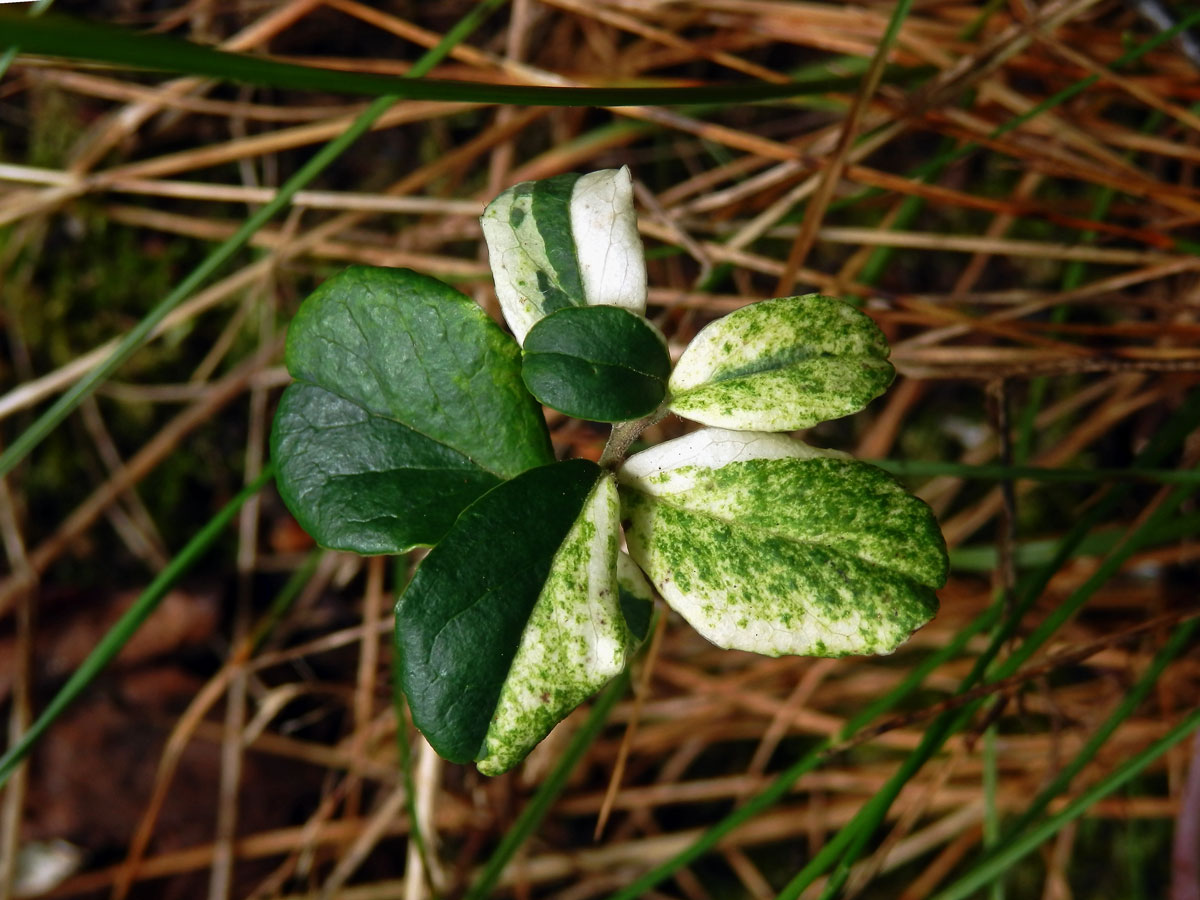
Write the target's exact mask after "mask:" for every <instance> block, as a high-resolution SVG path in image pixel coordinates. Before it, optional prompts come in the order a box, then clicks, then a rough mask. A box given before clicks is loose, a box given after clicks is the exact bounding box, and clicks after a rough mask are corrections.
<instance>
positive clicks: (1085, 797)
mask: <svg viewBox="0 0 1200 900" xmlns="http://www.w3.org/2000/svg"><path fill="white" fill-rule="evenodd" d="M1198 726H1200V707H1197V708H1195V709H1193V710H1192V711H1191V712H1190V713H1189V714H1188V715H1187V716H1185V717H1184V718H1183V719H1182V720H1181V721H1180V722H1179V723H1178V724H1177V725H1175V727H1174V728H1172V729H1171V730H1170V731H1168V732H1167V733H1166V734H1165V735H1163V737H1161V738H1159V739H1158V740H1157V741H1155V742H1154V743H1153V744H1151V745H1150V746H1149V747H1147V748H1146V749H1145V750H1143V751H1142V752H1141V753H1139V754H1137V755H1136V756H1134V757H1133V758H1132V759H1130V760H1128V761H1127V762H1126V763H1125V764H1124V765H1122V766H1120V767H1119V768H1118V769H1117V770H1116V771H1115V772H1113V773H1112V774H1111V775H1109V776H1108V777H1107V778H1105V779H1103V780H1101V781H1100V782H1098V783H1096V784H1094V785H1093V786H1092V787H1090V788H1089V789H1088V790H1086V791H1084V792H1083V793H1082V794H1080V795H1079V796H1078V797H1077V798H1076V799H1074V800H1072V801H1071V802H1070V803H1068V804H1067V805H1066V806H1065V807H1063V808H1062V810H1060V811H1059V812H1057V813H1055V814H1054V815H1053V816H1050V817H1049V818H1047V819H1045V820H1044V821H1043V822H1041V823H1040V824H1039V825H1038V826H1037V827H1035V828H1032V829H1030V830H1029V831H1028V832H1026V833H1025V834H1023V835H1021V836H1020V837H1018V838H1015V839H1014V840H1012V841H1010V842H1006V843H1005V844H1004V845H1003V848H1002V849H1001V850H1000V851H999V852H997V853H996V855H995V856H993V857H991V858H990V859H988V860H987V861H986V862H984V863H983V864H982V865H980V866H979V867H978V868H976V869H974V870H973V871H971V872H970V873H969V874H967V875H965V876H964V877H963V878H961V879H960V880H959V881H956V882H955V883H954V884H953V885H951V886H950V887H949V888H947V889H946V890H944V891H942V892H941V893H940V894H937V895H936V896H935V897H934V898H933V900H962V898H964V897H969V896H970V895H971V894H972V893H974V892H975V891H977V890H979V889H980V888H982V887H984V886H985V885H987V884H989V883H991V881H992V880H993V879H994V878H998V877H999V876H1000V875H1001V874H1003V873H1004V872H1006V871H1007V870H1008V869H1009V868H1011V867H1012V865H1013V864H1014V863H1016V862H1017V861H1018V860H1020V859H1022V858H1023V857H1024V856H1026V855H1027V854H1029V853H1032V852H1033V851H1034V850H1036V849H1037V848H1038V847H1039V846H1041V845H1042V844H1043V843H1045V842H1046V841H1047V840H1048V839H1049V838H1051V837H1053V836H1054V835H1055V834H1057V833H1058V832H1059V830H1061V829H1062V828H1063V826H1065V825H1067V824H1069V823H1070V822H1073V821H1075V820H1076V819H1077V818H1079V817H1080V816H1081V815H1083V814H1084V813H1085V812H1087V811H1088V810H1089V809H1090V808H1091V807H1092V806H1094V805H1095V804H1096V803H1098V802H1099V801H1100V800H1103V799H1104V798H1105V797H1107V796H1108V795H1109V794H1111V793H1112V792H1113V791H1115V790H1116V789H1117V788H1119V787H1121V786H1122V785H1123V784H1125V783H1126V782H1128V781H1129V780H1130V779H1132V778H1134V777H1135V776H1137V775H1138V774H1139V773H1141V771H1142V770H1143V769H1145V768H1146V767H1147V766H1149V765H1150V764H1151V763H1152V762H1154V761H1155V760H1156V759H1158V758H1159V757H1160V756H1162V755H1163V754H1164V753H1166V752H1167V751H1168V750H1170V749H1171V748H1172V747H1174V746H1175V745H1176V744H1178V743H1179V742H1180V741H1182V740H1183V739H1184V738H1186V737H1187V736H1188V735H1189V734H1191V733H1192V732H1193V731H1195V730H1196V728H1197V727H1198Z"/></svg>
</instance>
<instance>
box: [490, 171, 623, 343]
mask: <svg viewBox="0 0 1200 900" xmlns="http://www.w3.org/2000/svg"><path fill="white" fill-rule="evenodd" d="M480 222H481V224H482V226H483V236H484V239H485V240H486V241H487V245H488V258H489V260H490V261H491V266H492V274H493V276H494V277H495V280H496V296H497V297H498V298H499V300H500V308H501V309H502V310H503V312H504V318H505V321H507V322H508V326H509V328H511V329H512V332H513V334H514V335H515V336H516V338H517V340H518V341H519V342H524V340H525V335H526V333H527V332H528V331H529V329H530V328H532V327H533V325H534V324H535V323H536V322H537V321H538V320H539V319H541V318H542V317H543V316H547V315H549V314H550V313H553V312H555V311H557V310H560V309H565V308H567V307H569V306H599V305H604V306H621V307H624V308H626V309H628V310H631V311H632V312H635V313H638V314H639V315H640V314H641V313H643V312H645V309H646V261H645V252H644V250H643V249H642V241H641V237H640V236H639V235H638V230H637V217H636V215H635V213H634V209H633V180H632V177H631V176H630V174H629V169H628V168H621V169H604V170H602V171H599V172H591V173H589V174H587V175H582V176H581V175H576V174H567V175H556V176H554V177H553V178H546V179H543V180H542V181H525V182H521V183H520V184H517V185H514V186H513V187H511V188H509V189H508V190H506V191H505V192H504V193H502V194H501V195H500V196H499V197H497V198H496V199H495V200H493V201H492V202H491V203H489V204H488V206H487V209H486V210H484V213H483V217H482V219H481V220H480Z"/></svg>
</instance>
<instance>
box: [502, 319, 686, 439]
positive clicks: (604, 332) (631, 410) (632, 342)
mask: <svg viewBox="0 0 1200 900" xmlns="http://www.w3.org/2000/svg"><path fill="white" fill-rule="evenodd" d="M670 372H671V358H670V356H668V354H667V343H666V340H665V339H664V338H663V336H662V335H661V334H660V333H659V332H658V329H656V328H655V327H654V326H653V325H651V324H650V323H649V322H647V321H646V320H645V319H644V318H642V317H641V316H639V315H637V314H636V313H631V312H629V311H627V310H624V309H621V308H620V307H617V306H580V307H570V308H568V309H563V310H560V311H558V312H556V313H554V314H552V315H549V316H546V317H545V318H544V319H541V320H540V321H539V322H538V323H537V324H536V325H534V326H533V328H532V329H530V331H529V334H527V335H526V336H525V349H524V353H523V363H522V370H521V375H522V377H523V378H524V379H525V385H526V387H528V388H529V390H530V392H531V393H532V394H533V395H534V396H535V397H536V398H537V399H538V400H540V401H541V402H542V403H544V404H546V405H547V406H549V407H551V408H553V409H556V410H558V411H559V412H562V413H566V414H567V415H569V416H575V417H576V418H579V419H590V420H592V421H595V422H623V421H626V420H628V419H636V418H639V417H640V416H644V415H648V414H649V413H651V412H653V411H654V410H655V409H657V408H658V405H659V404H660V403H661V402H662V399H663V397H664V396H665V395H666V390H667V376H668V375H670Z"/></svg>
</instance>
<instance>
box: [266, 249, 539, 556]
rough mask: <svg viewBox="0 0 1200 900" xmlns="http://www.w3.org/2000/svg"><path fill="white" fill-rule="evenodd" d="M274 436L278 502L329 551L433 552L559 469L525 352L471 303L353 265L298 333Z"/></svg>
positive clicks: (413, 279) (291, 335)
mask: <svg viewBox="0 0 1200 900" xmlns="http://www.w3.org/2000/svg"><path fill="white" fill-rule="evenodd" d="M286 360H287V366H288V370H289V371H290V372H291V374H292V376H293V377H294V378H296V379H297V382H298V383H297V384H293V385H291V386H289V387H288V389H287V390H286V391H285V392H284V396H283V399H282V400H281V402H280V406H279V410H278V412H277V413H276V416H275V421H274V424H273V426H272V432H271V454H272V457H273V459H274V460H275V462H276V468H277V483H278V486H279V490H280V494H281V495H282V497H283V499H284V501H285V502H286V503H287V505H288V508H289V509H290V510H291V511H292V513H293V515H295V516H296V518H297V520H298V521H299V522H300V524H301V526H303V527H304V529H305V530H306V531H308V533H309V534H311V535H312V536H313V538H314V539H315V540H316V541H317V542H318V543H320V544H322V545H323V546H326V547H332V548H334V549H338V550H353V551H356V552H359V553H399V552H402V551H405V550H408V549H410V548H411V547H413V546H417V545H421V544H433V543H435V542H436V541H437V540H438V539H439V538H440V537H441V536H442V534H444V533H445V531H446V529H447V528H449V527H450V525H451V524H452V523H453V522H454V519H455V518H456V517H457V516H458V514H459V512H461V511H462V510H463V509H464V508H465V507H466V506H467V505H468V504H470V503H471V502H473V501H474V500H475V499H476V498H477V497H479V496H480V495H481V494H483V493H484V492H485V491H487V490H490V489H491V488H492V487H494V486H495V485H496V484H498V483H499V482H500V481H501V480H503V479H506V478H511V477H513V476H514V475H517V474H519V473H520V472H523V471H525V470H526V469H529V468H532V467H536V466H541V465H545V464H546V463H548V462H551V461H552V460H553V459H554V456H553V452H552V450H551V447H550V441H549V436H548V434H547V431H546V426H545V422H544V421H543V420H542V417H541V411H540V409H539V408H538V405H537V404H536V403H535V402H534V399H533V397H532V396H531V395H530V394H529V392H528V391H527V390H526V389H525V385H524V382H523V381H522V380H521V369H520V349H519V348H518V347H517V345H516V343H515V342H514V341H513V340H512V338H510V337H509V336H508V335H506V334H505V333H504V332H503V330H501V329H500V328H499V327H498V326H497V325H496V324H495V323H494V322H492V321H491V320H490V319H489V318H488V317H487V315H486V314H485V313H484V312H483V311H482V310H481V309H480V308H479V307H478V306H476V305H475V304H474V303H473V302H472V301H471V300H470V299H469V298H467V297H465V296H463V295H462V294H460V293H459V292H458V291H456V290H454V289H453V288H451V287H449V286H448V285H445V284H443V283H441V282H440V281H437V280H435V279H433V278H429V277H426V276H424V275H419V274H417V273H415V272H410V271H408V270H406V269H380V268H369V267H365V266H352V267H350V268H349V269H346V270H345V271H344V272H342V273H340V274H339V275H336V276H334V277H333V278H331V279H329V280H328V281H327V282H325V283H324V284H323V285H322V286H321V287H320V288H318V289H317V290H316V291H315V292H314V293H313V294H312V295H311V296H310V297H309V298H308V299H307V300H305V301H304V303H303V304H302V305H301V307H300V311H299V312H298V313H297V315H296V318H295V319H294V320H293V322H292V325H291V327H290V329H289V331H288V342H287V352H286Z"/></svg>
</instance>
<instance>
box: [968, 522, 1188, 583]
mask: <svg viewBox="0 0 1200 900" xmlns="http://www.w3.org/2000/svg"><path fill="white" fill-rule="evenodd" d="M1197 535H1200V513H1188V514H1186V515H1182V516H1179V517H1177V518H1175V519H1172V520H1171V521H1170V522H1167V523H1165V524H1164V525H1163V526H1162V527H1161V528H1158V529H1155V530H1154V532H1153V533H1151V534H1148V535H1147V536H1146V542H1145V544H1144V546H1145V547H1159V546H1162V545H1164V544H1172V543H1175V542H1176V541H1180V540H1183V539H1184V538H1191V537H1195V536H1197ZM1124 536H1125V534H1124V529H1121V528H1105V529H1101V530H1097V531H1094V532H1092V533H1091V534H1089V535H1087V537H1085V538H1084V539H1083V540H1082V541H1080V542H1079V544H1078V545H1076V547H1075V549H1074V550H1073V551H1072V553H1071V556H1072V558H1074V557H1078V556H1104V555H1105V554H1107V553H1109V552H1110V551H1111V550H1112V548H1113V547H1115V546H1117V545H1118V544H1119V543H1120V542H1121V540H1122V539H1123V538H1124ZM1058 543H1059V542H1058V541H1057V540H1040V541H1025V542H1022V543H1019V544H1017V546H1016V548H1015V551H1016V552H1015V559H1016V563H1017V567H1018V568H1020V569H1029V568H1031V567H1033V566H1042V565H1045V564H1046V563H1047V562H1049V561H1050V560H1051V559H1053V558H1054V554H1055V552H1056V551H1057V549H1058ZM997 559H998V557H997V554H996V548H995V546H994V545H991V544H988V545H981V546H973V547H955V548H953V549H952V550H951V551H950V567H951V568H952V569H956V570H958V571H960V572H991V571H994V570H995V568H996V566H997Z"/></svg>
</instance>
